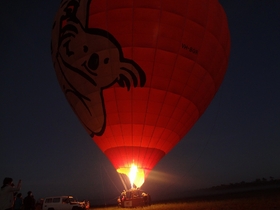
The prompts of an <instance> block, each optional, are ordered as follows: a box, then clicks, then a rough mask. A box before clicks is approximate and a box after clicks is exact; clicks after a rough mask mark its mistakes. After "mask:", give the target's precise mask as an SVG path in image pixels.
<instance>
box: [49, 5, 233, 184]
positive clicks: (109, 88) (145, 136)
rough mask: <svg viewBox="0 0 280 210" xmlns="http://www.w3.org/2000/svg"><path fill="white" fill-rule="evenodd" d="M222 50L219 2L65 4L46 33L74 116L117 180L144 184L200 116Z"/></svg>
mask: <svg viewBox="0 0 280 210" xmlns="http://www.w3.org/2000/svg"><path fill="white" fill-rule="evenodd" d="M229 51H230V37H229V29H228V25H227V19H226V15H225V13H224V10H223V8H222V7H221V5H220V4H219V2H218V0H204V1H201V0H199V1H198V0H176V1H174V0H117V1H116V0H106V1H104V0H82V1H80V0H64V1H62V2H61V5H60V8H59V10H58V13H57V15H56V18H55V22H54V26H53V32H52V58H53V63H54V67H55V70H56V74H57V78H58V81H59V83H60V85H61V88H62V90H63V92H64V94H65V96H66V98H67V100H68V102H69V103H70V105H71V107H72V108H73V110H74V112H75V113H76V115H77V116H78V118H79V119H80V121H81V123H82V124H83V126H84V127H85V129H86V130H87V132H88V133H89V134H90V135H91V137H92V139H93V140H94V142H95V143H96V144H97V145H98V146H99V147H100V149H101V150H102V151H103V152H104V153H105V154H106V156H107V157H108V158H109V159H110V161H111V162H112V164H113V165H114V167H115V168H116V169H117V170H118V171H119V172H121V173H126V174H127V173H128V172H127V171H128V169H130V167H131V165H132V164H134V165H136V166H137V167H138V172H139V174H142V176H147V174H148V172H149V171H150V170H151V169H152V168H153V167H154V166H155V165H156V164H157V162H158V161H159V160H160V159H161V158H162V157H163V156H164V155H166V154H167V153H168V152H169V151H170V150H171V149H172V148H173V147H174V146H175V145H176V144H177V143H178V142H179V141H180V139H182V137H183V136H185V135H186V133H187V132H188V131H189V130H190V129H191V128H192V126H193V125H194V123H195V122H196V121H197V120H198V119H199V117H200V116H201V115H202V114H203V112H204V111H205V109H206V108H207V106H208V105H209V103H210V101H211V100H212V99H213V97H214V95H215V93H216V92H217V90H218V88H219V86H220V84H221V82H222V80H223V77H224V74H225V72H226V68H227V64H228V59H229ZM143 181H144V180H143V178H142V179H140V181H139V180H138V181H135V183H137V185H138V186H139V185H141V184H142V183H143Z"/></svg>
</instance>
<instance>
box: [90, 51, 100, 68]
mask: <svg viewBox="0 0 280 210" xmlns="http://www.w3.org/2000/svg"><path fill="white" fill-rule="evenodd" d="M98 66H99V55H98V54H97V53H93V54H92V55H91V56H90V58H89V61H88V67H89V68H90V69H91V70H96V69H97V68H98Z"/></svg>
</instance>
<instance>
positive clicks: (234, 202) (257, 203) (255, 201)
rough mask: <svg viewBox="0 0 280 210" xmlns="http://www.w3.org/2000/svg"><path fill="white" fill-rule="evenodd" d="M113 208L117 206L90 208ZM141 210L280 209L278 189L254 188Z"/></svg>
mask: <svg viewBox="0 0 280 210" xmlns="http://www.w3.org/2000/svg"><path fill="white" fill-rule="evenodd" d="M91 209H94V210H104V209H105V210H113V209H119V208H118V207H116V206H114V207H107V208H91ZM136 209H143V210H185V209H186V210H280V189H269V190H268V189H267V190H255V191H246V192H238V193H227V194H220V195H211V196H203V197H194V198H186V199H180V200H177V201H172V202H171V201H168V202H166V203H164V202H161V203H156V204H153V205H151V206H148V207H139V208H136Z"/></svg>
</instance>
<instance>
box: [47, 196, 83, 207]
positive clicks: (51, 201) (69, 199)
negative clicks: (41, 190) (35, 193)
mask: <svg viewBox="0 0 280 210" xmlns="http://www.w3.org/2000/svg"><path fill="white" fill-rule="evenodd" d="M84 209H85V202H79V201H77V200H75V199H74V197H73V196H69V195H65V196H53V197H47V198H45V199H44V202H43V206H42V210H84Z"/></svg>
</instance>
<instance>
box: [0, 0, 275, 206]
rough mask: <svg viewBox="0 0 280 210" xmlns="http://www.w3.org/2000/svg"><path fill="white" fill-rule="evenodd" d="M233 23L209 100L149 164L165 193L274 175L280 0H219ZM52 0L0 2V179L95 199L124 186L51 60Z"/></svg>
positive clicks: (155, 188) (157, 191)
mask: <svg viewBox="0 0 280 210" xmlns="http://www.w3.org/2000/svg"><path fill="white" fill-rule="evenodd" d="M220 3H221V4H222V5H223V7H224V9H225V11H226V13H227V16H228V22H229V27H230V32H231V54H230V62H229V66H228V70H227V73H226V76H225V79H224V81H223V83H222V85H221V88H220V90H219V91H218V93H217V95H216V96H215V98H214V100H213V101H212V103H211V104H210V106H209V107H208V109H207V110H206V112H205V113H204V115H203V116H202V117H201V118H200V119H199V121H198V122H197V123H196V124H195V126H194V127H193V128H192V130H191V131H190V132H189V133H188V134H187V135H186V136H185V137H184V138H183V140H182V141H181V142H180V143H179V144H178V145H177V146H176V147H175V148H174V149H173V150H172V151H171V152H170V153H169V154H168V155H166V156H165V157H164V158H163V159H162V160H161V161H160V162H159V163H158V165H157V166H156V167H155V168H154V170H153V172H152V173H151V174H150V176H149V177H148V179H147V181H146V183H145V184H144V185H143V189H144V190H146V191H148V192H150V193H151V194H152V197H154V198H158V197H160V196H161V194H162V193H163V192H166V191H168V192H170V193H172V194H173V195H176V192H180V191H188V190H192V189H199V188H204V187H211V186H213V185H220V184H227V183H235V182H241V181H248V182H250V181H254V180H255V179H257V178H263V177H264V178H269V177H270V176H272V177H274V178H277V179H279V178H280V81H279V80H280V52H279V49H280V41H279V40H280V39H279V38H280V13H279V11H280V1H278V0H267V1H257V0H256V1H251V0H247V1H244V0H236V1H228V0H220ZM58 5H59V1H57V0H45V1H38V0H25V1H21V0H9V1H2V2H1V7H0V14H1V21H0V23H1V34H0V36H1V38H0V43H1V56H0V65H1V70H0V73H1V77H0V78H1V81H0V85H1V86H0V87H1V92H0V93H1V109H0V110H1V115H0V116H1V117H0V120H1V121H0V123H1V130H0V135H1V136H0V138H1V144H0V148H1V159H0V161H1V162H0V167H1V170H0V178H1V179H4V177H6V176H9V177H12V178H13V179H14V181H15V182H17V180H18V179H22V180H23V187H22V190H21V192H22V193H23V195H24V196H25V195H26V193H27V191H29V190H32V191H33V193H34V196H35V198H36V199H39V198H41V197H45V196H50V195H62V194H71V195H74V196H76V197H77V198H79V199H90V200H95V201H97V202H99V203H108V202H111V201H114V199H115V197H116V196H118V194H119V192H120V191H122V190H123V187H122V185H121V181H120V179H119V177H118V175H117V173H116V172H115V169H114V168H113V166H112V165H111V163H110V162H109V161H108V160H107V158H106V156H105V155H103V153H102V152H101V151H100V150H99V149H98V147H97V146H96V145H95V143H94V142H93V141H92V140H91V138H90V137H89V136H88V134H87V133H86V131H85V130H84V128H83V127H82V126H81V124H80V122H79V121H78V119H77V117H76V116H75V115H74V113H73V112H72V110H71V108H70V106H69V105H68V103H67V101H66V99H65V97H64V95H63V93H62V91H61V90H60V87H59V85H58V82H57V80H56V76H55V71H54V69H53V66H52V61H51V54H50V39H51V27H52V22H53V18H54V15H55V12H56V10H57V8H58Z"/></svg>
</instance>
